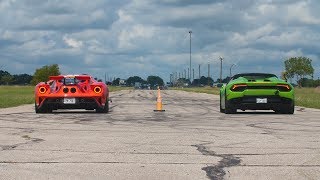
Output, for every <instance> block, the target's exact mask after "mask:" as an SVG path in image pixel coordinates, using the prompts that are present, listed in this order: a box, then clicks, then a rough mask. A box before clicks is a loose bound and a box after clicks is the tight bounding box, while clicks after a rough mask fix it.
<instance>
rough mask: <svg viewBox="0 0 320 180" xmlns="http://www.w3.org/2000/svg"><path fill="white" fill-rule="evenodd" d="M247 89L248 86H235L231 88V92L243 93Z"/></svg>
mask: <svg viewBox="0 0 320 180" xmlns="http://www.w3.org/2000/svg"><path fill="white" fill-rule="evenodd" d="M246 88H247V85H246V84H235V85H233V86H232V87H231V91H243V90H245V89H246Z"/></svg>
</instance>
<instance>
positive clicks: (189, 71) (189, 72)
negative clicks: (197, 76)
mask: <svg viewBox="0 0 320 180" xmlns="http://www.w3.org/2000/svg"><path fill="white" fill-rule="evenodd" d="M189 75H190V70H189V68H188V79H189V80H190V76H189Z"/></svg>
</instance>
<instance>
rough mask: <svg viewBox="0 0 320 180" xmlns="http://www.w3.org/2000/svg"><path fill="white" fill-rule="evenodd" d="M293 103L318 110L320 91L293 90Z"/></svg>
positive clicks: (310, 89) (316, 89)
mask: <svg viewBox="0 0 320 180" xmlns="http://www.w3.org/2000/svg"><path fill="white" fill-rule="evenodd" d="M295 98H296V99H295V100H296V101H295V102H296V105H297V106H303V107H309V108H317V109H320V89H318V88H295Z"/></svg>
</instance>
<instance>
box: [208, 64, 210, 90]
mask: <svg viewBox="0 0 320 180" xmlns="http://www.w3.org/2000/svg"><path fill="white" fill-rule="evenodd" d="M208 86H210V63H208Z"/></svg>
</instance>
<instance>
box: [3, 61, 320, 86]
mask: <svg viewBox="0 0 320 180" xmlns="http://www.w3.org/2000/svg"><path fill="white" fill-rule="evenodd" d="M284 67H285V71H283V72H282V73H281V78H282V79H284V80H286V81H288V80H289V81H290V82H292V80H296V82H297V85H298V86H299V87H317V86H320V80H319V77H318V79H316V80H315V79H314V68H313V66H312V60H311V59H310V58H307V57H291V58H288V59H286V60H285V61H284ZM55 75H60V70H59V65H58V64H52V65H46V66H43V67H41V68H38V69H36V70H35V73H34V74H33V75H29V74H14V75H12V74H10V73H9V72H7V71H4V70H0V85H30V84H31V85H36V84H37V83H39V82H45V81H47V80H48V79H49V76H55ZM229 79H230V77H226V78H224V79H222V82H223V83H227V82H228V81H229ZM99 81H102V80H101V79H100V80H99ZM216 82H220V79H217V81H216ZM106 83H108V84H109V85H111V84H112V85H116V86H118V85H125V86H134V85H135V84H136V83H139V84H141V85H148V86H150V87H155V86H164V85H165V83H164V81H163V79H162V78H160V77H159V76H148V78H147V79H146V80H144V79H142V78H141V77H139V76H132V77H129V78H128V79H126V80H123V79H120V78H115V79H114V80H113V81H112V82H106ZM213 83H215V82H214V80H213V79H212V78H211V77H204V76H202V77H201V78H200V79H194V80H193V81H192V82H191V81H190V80H189V79H186V78H179V79H178V80H177V81H175V82H171V84H170V85H172V86H204V85H212V84H213Z"/></svg>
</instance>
